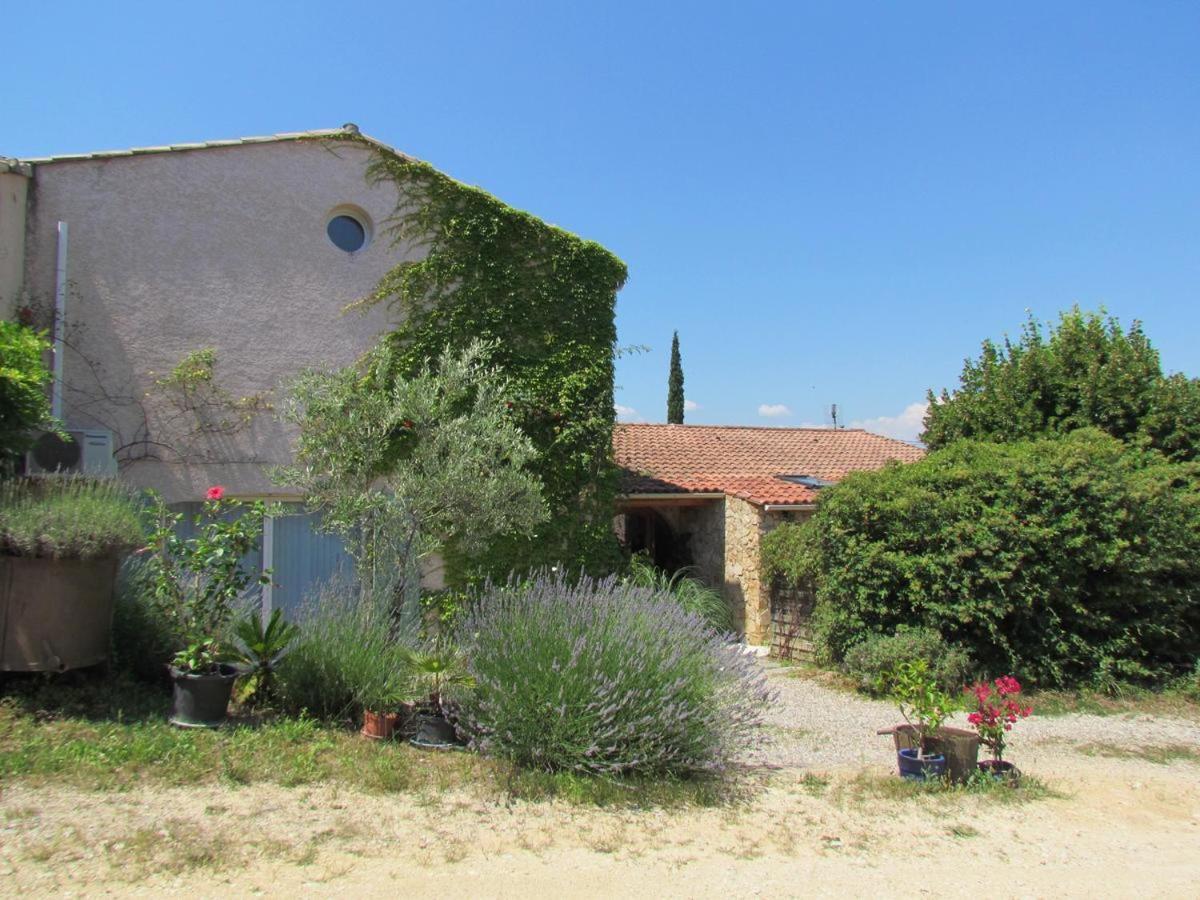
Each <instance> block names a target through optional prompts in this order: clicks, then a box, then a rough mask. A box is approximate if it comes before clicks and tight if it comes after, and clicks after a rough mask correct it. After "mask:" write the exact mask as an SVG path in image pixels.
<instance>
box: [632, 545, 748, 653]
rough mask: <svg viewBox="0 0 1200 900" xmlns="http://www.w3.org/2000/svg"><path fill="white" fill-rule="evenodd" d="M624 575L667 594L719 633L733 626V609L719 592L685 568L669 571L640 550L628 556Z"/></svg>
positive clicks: (645, 586) (728, 630)
mask: <svg viewBox="0 0 1200 900" xmlns="http://www.w3.org/2000/svg"><path fill="white" fill-rule="evenodd" d="M626 577H627V578H628V580H629V581H630V582H632V583H633V584H636V585H638V586H639V587H644V588H649V589H650V590H652V591H654V592H655V593H657V594H661V595H662V596H665V597H670V598H671V599H672V600H674V601H675V602H676V603H678V604H679V605H680V607H682V608H683V609H684V610H685V611H687V612H689V613H693V614H694V615H697V616H699V617H700V618H701V619H703V620H704V621H705V622H706V623H707V624H708V626H709V628H711V629H712V630H713V631H715V632H717V633H718V634H729V633H731V632H732V631H733V630H734V627H733V611H732V610H731V609H730V608H729V604H728V603H726V602H725V598H724V597H723V596H722V595H721V592H720V591H718V590H715V589H714V588H710V587H709V586H708V585H707V584H705V583H704V582H703V581H700V580H699V579H697V578H693V577H692V576H691V575H690V574H689V573H688V570H687V569H680V570H679V571H678V572H676V573H675V574H674V575H669V574H667V573H666V572H664V571H663V570H662V569H660V568H658V566H656V565H654V563H653V562H651V560H650V559H649V558H648V557H646V556H645V555H643V554H640V553H639V554H635V555H634V556H633V557H631V558H630V560H629V572H628V574H627V576H626Z"/></svg>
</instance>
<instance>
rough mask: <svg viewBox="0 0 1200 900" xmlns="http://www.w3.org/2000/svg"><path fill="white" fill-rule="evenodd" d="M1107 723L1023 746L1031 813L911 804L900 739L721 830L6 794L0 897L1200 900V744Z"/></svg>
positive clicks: (783, 775) (415, 803)
mask: <svg viewBox="0 0 1200 900" xmlns="http://www.w3.org/2000/svg"><path fill="white" fill-rule="evenodd" d="M782 687H783V691H784V692H785V693H786V691H788V690H793V687H792V686H790V683H789V682H782ZM794 690H796V691H797V692H800V691H804V692H807V693H805V694H803V696H804V697H806V698H807V697H810V695H811V692H812V691H813V690H814V688H813V686H812V685H811V684H808V685H805V686H803V687H795V688H794ZM822 690H823V689H822ZM800 696H801V694H800V693H797V697H800ZM785 701H786V698H785ZM858 702H859V701H857V700H856V699H854V698H848V697H846V696H845V695H832V694H831V695H829V696H826V697H823V698H821V703H822V706H823V707H824V708H828V706H827V705H826V704H828V703H840V704H841V705H840V706H838V707H836V708H840V709H842V710H844V711H845V714H846V716H848V717H852V716H855V715H863V714H865V713H866V712H867V710H866V709H865V708H862V709H855V708H853V707H854V706H855V704H857V703H858ZM810 708H811V707H810ZM1095 718H1097V717H1079V718H1078V721H1076V722H1074V723H1072V722H1071V721H1070V720H1069V719H1068V718H1066V717H1064V718H1059V719H1056V720H1054V721H1053V724H1052V725H1048V726H1046V727H1045V728H1044V731H1043V733H1042V734H1040V735H1039V736H1037V737H1036V738H1034V739H1029V738H1026V739H1024V740H1023V741H1021V742H1020V743H1019V744H1018V745H1017V750H1018V753H1017V754H1016V755H1017V756H1018V758H1019V762H1020V764H1021V765H1022V767H1023V768H1024V769H1025V771H1027V772H1031V773H1035V774H1036V775H1037V777H1038V778H1039V779H1040V780H1041V781H1042V782H1043V783H1045V784H1046V785H1047V787H1048V788H1049V789H1050V790H1051V792H1052V795H1051V796H1049V797H1046V798H1044V799H1038V800H1033V801H1031V802H1027V803H1023V804H1005V803H998V802H996V800H995V798H994V797H992V796H991V795H961V794H960V795H949V796H946V795H942V796H918V797H896V796H889V795H888V792H887V791H886V786H887V784H889V783H890V778H891V777H893V776H890V775H889V770H888V765H887V764H886V763H885V762H884V761H883V760H886V759H887V758H888V757H889V753H888V751H887V748H886V741H885V739H883V738H877V737H875V736H874V734H873V733H872V734H867V735H863V736H862V737H861V738H859V739H858V740H859V741H860V743H861V748H860V750H861V752H858V753H850V754H848V756H849V758H850V759H852V760H854V764H853V765H850V766H846V767H836V766H830V765H825V764H817V763H815V762H814V763H813V764H810V765H807V766H805V765H803V764H798V763H797V759H798V758H799V756H800V755H802V752H803V745H804V742H805V741H807V740H809V739H810V738H811V736H812V732H810V731H805V730H804V729H802V728H801V727H800V726H798V725H797V726H795V727H794V728H792V731H794V732H797V733H798V736H797V737H795V738H794V739H793V736H792V735H791V732H786V731H784V732H781V736H782V737H783V738H784V739H785V740H786V741H787V742H788V747H786V748H784V750H782V751H780V753H779V761H775V762H772V761H771V759H759V760H758V761H757V762H756V767H755V768H754V770H753V771H752V773H751V774H750V775H749V776H748V782H747V789H746V791H745V797H744V798H743V799H742V800H741V801H739V802H735V803H731V804H729V805H726V806H720V807H714V808H704V809H681V810H630V809H625V810H609V809H596V808H586V807H579V806H571V805H568V804H566V803H558V802H554V803H549V802H547V803H524V802H519V803H512V804H506V803H504V802H502V801H501V802H497V801H496V800H494V799H487V800H483V799H480V798H479V797H477V796H473V795H472V794H470V793H469V792H463V793H453V792H451V793H431V794H430V795H428V796H414V795H411V794H399V795H382V796H381V795H365V794H360V793H354V792H350V791H347V790H346V789H344V788H343V789H338V788H337V787H335V786H322V787H319V788H315V789H314V788H291V789H289V788H281V787H276V786H264V785H256V786H248V787H236V786H228V787H225V786H221V787H208V786H205V787H194V788H183V789H162V788H158V789H138V790H134V791H130V792H117V793H87V792H79V791H77V790H72V789H66V788H41V789H35V788H32V787H29V786H23V785H21V784H19V783H18V784H15V785H9V786H7V787H5V789H4V790H3V792H2V793H0V894H3V895H5V896H17V895H21V896H77V895H90V896H92V895H131V896H175V895H179V896H197V895H199V896H221V897H226V896H254V895H264V894H265V895H285V894H295V893H297V892H302V893H311V894H314V895H340V896H374V895H384V894H395V893H401V894H403V893H406V892H408V891H421V892H423V893H426V894H427V895H430V896H466V897H541V896H547V897H549V896H554V897H600V896H604V897H635V896H636V897H646V896H656V895H657V896H683V897H750V896H784V897H787V896H806V897H811V896H817V897H821V896H839V897H841V896H878V895H882V894H887V895H895V894H911V895H931V896H940V895H951V894H953V895H958V896H962V895H964V894H970V895H980V896H987V897H1009V896H1018V897H1056V898H1057V897H1089V898H1097V897H1127V896H1138V897H1196V896H1200V744H1198V743H1196V742H1194V741H1193V740H1192V736H1193V734H1194V732H1193V731H1192V730H1190V729H1194V728H1196V727H1198V723H1194V722H1189V721H1186V720H1178V719H1168V718H1164V719H1162V720H1158V721H1155V720H1151V719H1146V718H1144V717H1143V718H1141V719H1139V720H1138V721H1137V722H1136V723H1135V724H1136V725H1137V733H1147V734H1159V735H1165V736H1166V737H1167V738H1169V742H1168V743H1169V747H1170V749H1171V750H1172V752H1168V753H1162V754H1159V755H1155V753H1154V752H1150V753H1149V754H1148V756H1147V757H1146V758H1141V757H1140V756H1139V755H1138V752H1137V748H1135V747H1133V746H1132V745H1130V744H1129V743H1128V741H1127V740H1124V739H1123V740H1121V741H1118V743H1116V744H1114V745H1097V744H1096V742H1095V738H1096V733H1097V730H1098V729H1099V728H1101V727H1104V728H1106V730H1107V731H1108V732H1109V733H1111V734H1117V735H1120V734H1122V729H1126V728H1129V727H1130V720H1129V719H1128V718H1118V717H1111V718H1108V719H1101V720H1100V722H1099V724H1098V723H1097V722H1095V721H1089V720H1091V719H1095ZM1047 721H1048V722H1049V721H1051V720H1047ZM1106 722H1107V725H1105V724H1104V723H1106ZM829 727H832V726H829ZM856 733H859V734H861V732H856ZM830 737H832V732H831V733H830ZM1181 738H1183V739H1186V741H1187V743H1186V744H1185V745H1182V746H1181V745H1180V743H1179V741H1180V740H1181ZM847 739H850V738H847ZM828 740H829V737H824V736H823V739H822V740H820V741H819V743H822V744H825V743H827V741H828ZM881 741H882V742H884V746H883V747H880V746H878V744H879V742H881ZM1164 746H1166V745H1164ZM848 749H852V748H848ZM1114 753H1115V754H1116V755H1112V754H1114ZM1106 754H1107V755H1106ZM1143 755H1144V756H1145V755H1146V754H1143ZM863 759H866V760H867V761H866V762H863V761H862V760H863ZM881 786H882V789H881Z"/></svg>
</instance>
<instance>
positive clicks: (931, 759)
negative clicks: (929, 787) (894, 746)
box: [896, 748, 946, 781]
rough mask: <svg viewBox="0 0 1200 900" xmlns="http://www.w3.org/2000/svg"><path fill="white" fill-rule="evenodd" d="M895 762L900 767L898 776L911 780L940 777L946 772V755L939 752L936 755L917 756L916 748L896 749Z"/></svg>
mask: <svg viewBox="0 0 1200 900" xmlns="http://www.w3.org/2000/svg"><path fill="white" fill-rule="evenodd" d="M896 762H897V764H898V766H899V768H900V777H901V778H907V779H909V780H911V781H925V780H926V779H927V778H941V777H942V776H943V775H944V774H945V773H946V757H944V756H942V755H941V754H940V753H939V754H938V755H936V756H926V757H924V758H923V759H919V758H918V757H917V750H916V749H915V748H914V749H912V750H898V751H896Z"/></svg>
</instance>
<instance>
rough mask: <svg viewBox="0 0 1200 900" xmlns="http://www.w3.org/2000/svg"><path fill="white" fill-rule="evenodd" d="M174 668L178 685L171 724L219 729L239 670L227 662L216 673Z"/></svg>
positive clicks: (174, 679) (172, 706)
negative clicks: (185, 670)
mask: <svg viewBox="0 0 1200 900" xmlns="http://www.w3.org/2000/svg"><path fill="white" fill-rule="evenodd" d="M170 668H171V680H172V681H173V682H174V683H175V694H174V697H173V699H172V702H171V724H172V725H178V726H179V727H180V728H219V727H220V726H221V725H222V724H223V723H224V721H225V716H226V713H227V712H228V709H229V697H230V695H231V694H232V693H233V682H234V681H235V680H236V679H237V677H238V670H237V669H236V668H234V667H233V666H231V665H227V664H226V663H221V664H220V665H218V666H217V671H216V672H209V673H204V674H197V673H195V672H183V671H181V670H179V669H176V668H175V667H174V666H171V667H170Z"/></svg>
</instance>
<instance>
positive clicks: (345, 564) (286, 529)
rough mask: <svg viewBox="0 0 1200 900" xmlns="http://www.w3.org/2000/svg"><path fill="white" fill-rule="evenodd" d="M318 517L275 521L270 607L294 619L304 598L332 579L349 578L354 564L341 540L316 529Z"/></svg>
mask: <svg viewBox="0 0 1200 900" xmlns="http://www.w3.org/2000/svg"><path fill="white" fill-rule="evenodd" d="M318 522H319V514H317V513H299V514H297V515H287V516H277V517H276V518H275V541H274V543H275V558H274V560H273V561H272V567H271V569H272V576H271V581H272V583H273V584H274V585H275V587H274V589H273V590H272V606H274V607H275V608H276V609H282V610H283V614H284V615H285V616H287V617H288V618H289V619H295V618H296V617H297V616H298V614H299V612H300V610H301V609H302V607H303V604H304V600H305V598H306V597H308V596H310V595H311V594H313V593H314V592H315V591H316V590H317V588H319V587H320V586H321V584H322V583H324V582H326V581H329V580H330V579H331V578H334V577H345V578H350V577H353V574H354V561H353V560H352V559H351V557H350V554H348V553H347V552H346V549H345V546H344V545H343V544H342V539H341V538H339V537H337V536H336V535H332V534H325V533H323V532H321V531H319V530H318V529H317V523H318Z"/></svg>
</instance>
